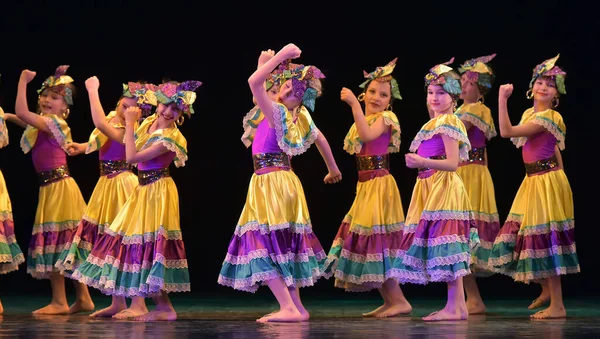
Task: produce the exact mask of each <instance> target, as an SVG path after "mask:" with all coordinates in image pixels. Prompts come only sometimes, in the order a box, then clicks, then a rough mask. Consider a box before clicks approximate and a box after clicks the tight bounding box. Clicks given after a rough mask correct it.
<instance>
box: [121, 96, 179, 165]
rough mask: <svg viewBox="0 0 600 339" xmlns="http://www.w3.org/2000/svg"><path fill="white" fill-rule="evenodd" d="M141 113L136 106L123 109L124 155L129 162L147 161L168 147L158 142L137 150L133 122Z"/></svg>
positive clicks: (165, 150)
mask: <svg viewBox="0 0 600 339" xmlns="http://www.w3.org/2000/svg"><path fill="white" fill-rule="evenodd" d="M141 114H142V111H141V110H140V109H139V108H138V107H129V108H127V110H125V157H126V160H127V162H128V163H130V164H137V163H140V162H144V161H148V160H151V159H154V158H156V157H157V156H159V155H161V154H163V153H166V152H169V149H168V148H166V147H165V146H163V145H162V144H158V143H157V144H154V145H152V146H150V147H148V148H146V149H144V150H142V151H139V152H138V150H137V148H136V147H135V138H134V136H133V134H134V132H135V123H136V122H137V121H138V118H139V116H140V115H141Z"/></svg>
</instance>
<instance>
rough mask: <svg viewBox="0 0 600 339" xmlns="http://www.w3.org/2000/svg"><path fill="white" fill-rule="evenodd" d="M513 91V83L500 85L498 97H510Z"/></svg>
mask: <svg viewBox="0 0 600 339" xmlns="http://www.w3.org/2000/svg"><path fill="white" fill-rule="evenodd" d="M512 92H513V85H512V84H504V85H502V86H500V90H499V93H498V97H499V98H502V99H508V98H509V97H510V95H511V94H512Z"/></svg>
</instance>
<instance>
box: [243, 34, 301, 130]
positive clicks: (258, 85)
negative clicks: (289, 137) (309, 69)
mask: <svg viewBox="0 0 600 339" xmlns="http://www.w3.org/2000/svg"><path fill="white" fill-rule="evenodd" d="M301 53H302V51H301V50H300V49H299V48H298V47H296V45H294V44H288V45H286V46H285V47H283V48H282V49H281V50H280V51H279V52H277V54H275V55H274V56H273V57H272V58H270V59H269V60H268V61H267V62H265V63H264V64H263V65H262V66H260V67H259V68H258V69H257V70H256V71H254V73H252V75H251V76H250V78H248V84H249V85H250V90H251V91H252V96H253V97H254V98H255V99H256V103H257V105H258V107H260V110H261V111H262V112H263V114H264V115H265V117H266V118H267V121H268V122H269V126H271V127H273V125H274V123H273V114H274V108H273V101H271V99H269V96H268V95H267V92H266V91H265V88H264V83H265V80H266V79H267V77H268V76H269V74H271V72H272V71H273V70H274V69H275V67H277V66H278V65H279V64H280V63H281V62H283V61H284V60H286V59H295V58H297V57H299V56H300V54H301Z"/></svg>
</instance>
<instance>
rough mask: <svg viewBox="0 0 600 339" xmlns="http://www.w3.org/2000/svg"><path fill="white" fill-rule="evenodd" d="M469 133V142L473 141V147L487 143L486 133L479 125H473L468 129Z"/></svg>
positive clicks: (480, 146)
mask: <svg viewBox="0 0 600 339" xmlns="http://www.w3.org/2000/svg"><path fill="white" fill-rule="evenodd" d="M467 135H468V136H469V142H470V143H471V147H472V148H482V147H485V145H486V144H487V138H486V137H485V134H484V133H483V132H482V131H481V130H480V129H479V128H477V126H474V125H473V126H471V128H469V130H468V131H467Z"/></svg>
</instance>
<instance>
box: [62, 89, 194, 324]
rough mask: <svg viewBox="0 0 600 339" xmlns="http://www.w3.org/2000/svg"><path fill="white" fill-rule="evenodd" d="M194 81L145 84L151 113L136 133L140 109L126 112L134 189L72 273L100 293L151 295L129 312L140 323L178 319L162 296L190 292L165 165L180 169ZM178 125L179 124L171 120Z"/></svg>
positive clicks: (172, 186) (175, 194)
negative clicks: (148, 303)
mask: <svg viewBox="0 0 600 339" xmlns="http://www.w3.org/2000/svg"><path fill="white" fill-rule="evenodd" d="M200 85H201V83H200V82H199V81H186V82H183V83H180V84H179V83H174V82H168V83H165V84H161V85H159V86H158V87H156V88H154V87H151V88H149V90H151V91H152V92H150V91H148V92H147V93H146V94H147V95H152V94H154V95H155V96H156V100H157V102H158V108H157V110H156V113H155V114H153V115H151V116H149V117H148V118H146V119H145V120H144V121H143V122H142V124H141V125H140V126H139V128H137V131H135V138H134V129H135V126H136V125H137V120H138V119H139V116H140V115H141V110H140V109H139V107H136V106H132V107H129V108H127V110H126V111H125V122H126V124H125V154H126V160H127V162H128V163H130V164H137V166H138V180H139V186H137V187H136V188H135V190H134V191H133V194H132V195H131V196H130V197H129V199H127V202H126V203H125V205H124V206H123V208H122V209H121V211H120V212H119V214H117V216H116V217H115V219H114V220H113V222H112V224H111V225H110V227H109V228H108V229H105V231H104V234H103V235H102V236H101V237H100V239H98V241H97V242H96V243H95V244H94V248H93V249H92V252H91V253H90V254H89V256H88V258H87V261H86V262H83V263H81V265H80V266H79V267H78V268H77V269H76V270H75V272H74V273H73V277H74V278H76V279H79V281H82V282H84V283H86V284H88V285H90V286H92V287H94V288H97V289H99V290H100V291H101V292H102V293H104V294H108V295H113V296H115V295H116V296H121V297H144V298H146V297H152V298H153V299H154V301H155V303H156V304H157V305H156V308H155V309H154V310H152V311H150V312H148V311H147V309H145V306H144V308H135V307H134V306H135V305H134V304H132V306H131V307H130V308H129V309H127V310H128V311H127V314H126V315H127V317H133V319H134V320H139V321H153V320H163V321H171V320H175V319H177V313H176V312H175V309H174V308H173V305H172V304H171V301H170V299H169V296H168V293H172V292H189V291H190V277H189V271H188V263H187V259H186V253H185V246H184V242H183V237H182V233H181V228H180V226H179V222H180V219H179V194H178V191H177V186H175V182H174V181H173V179H172V178H171V176H170V172H169V166H170V164H171V163H172V162H174V163H175V166H177V167H182V166H185V162H186V161H187V159H188V157H187V141H186V139H185V137H184V136H183V134H182V133H181V132H180V130H179V129H178V128H177V125H181V124H183V119H184V118H183V114H184V113H185V114H187V115H188V117H189V116H190V115H191V114H192V113H193V108H192V103H194V101H195V100H196V93H194V90H196V88H198V87H199V86H200ZM176 122H177V123H176Z"/></svg>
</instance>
